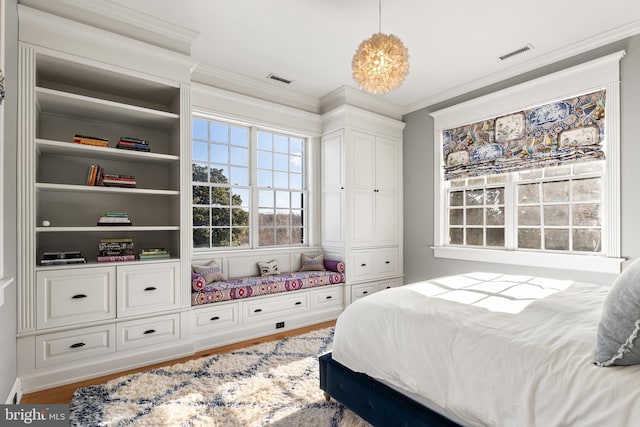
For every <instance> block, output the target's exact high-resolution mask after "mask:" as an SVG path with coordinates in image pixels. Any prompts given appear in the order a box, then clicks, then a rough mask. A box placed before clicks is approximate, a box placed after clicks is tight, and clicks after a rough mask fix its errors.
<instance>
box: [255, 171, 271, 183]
mask: <svg viewBox="0 0 640 427" xmlns="http://www.w3.org/2000/svg"><path fill="white" fill-rule="evenodd" d="M258 187H273V173H272V172H271V171H270V170H263V169H261V170H259V171H258Z"/></svg>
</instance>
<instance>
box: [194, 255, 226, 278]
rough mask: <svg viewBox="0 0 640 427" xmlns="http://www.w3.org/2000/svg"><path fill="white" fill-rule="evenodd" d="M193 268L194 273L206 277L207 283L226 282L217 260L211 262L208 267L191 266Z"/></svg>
mask: <svg viewBox="0 0 640 427" xmlns="http://www.w3.org/2000/svg"><path fill="white" fill-rule="evenodd" d="M191 268H192V269H193V272H194V273H198V274H199V275H201V276H202V277H204V280H206V281H207V283H211V282H220V281H222V280H224V276H223V275H222V269H221V268H220V266H219V265H218V263H217V262H216V261H215V260H211V261H210V262H209V263H208V264H206V265H196V264H191Z"/></svg>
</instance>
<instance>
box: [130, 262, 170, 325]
mask: <svg viewBox="0 0 640 427" xmlns="http://www.w3.org/2000/svg"><path fill="white" fill-rule="evenodd" d="M179 307H180V262H159V263H152V264H140V265H127V266H119V267H118V317H124V316H134V315H138V314H147V313H155V312H158V311H163V310H171V309H176V308H179Z"/></svg>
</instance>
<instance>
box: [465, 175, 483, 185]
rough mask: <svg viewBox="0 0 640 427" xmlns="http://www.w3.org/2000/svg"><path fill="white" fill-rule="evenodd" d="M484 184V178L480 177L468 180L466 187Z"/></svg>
mask: <svg viewBox="0 0 640 427" xmlns="http://www.w3.org/2000/svg"><path fill="white" fill-rule="evenodd" d="M483 184H484V177H480V178H469V180H468V182H467V185H469V186H473V185H483Z"/></svg>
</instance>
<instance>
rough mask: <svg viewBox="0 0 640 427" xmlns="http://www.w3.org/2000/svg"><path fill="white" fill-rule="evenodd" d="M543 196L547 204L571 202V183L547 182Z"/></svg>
mask: <svg viewBox="0 0 640 427" xmlns="http://www.w3.org/2000/svg"><path fill="white" fill-rule="evenodd" d="M542 194H543V199H544V201H545V202H566V201H568V200H569V181H555V182H545V183H543V184H542Z"/></svg>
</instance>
